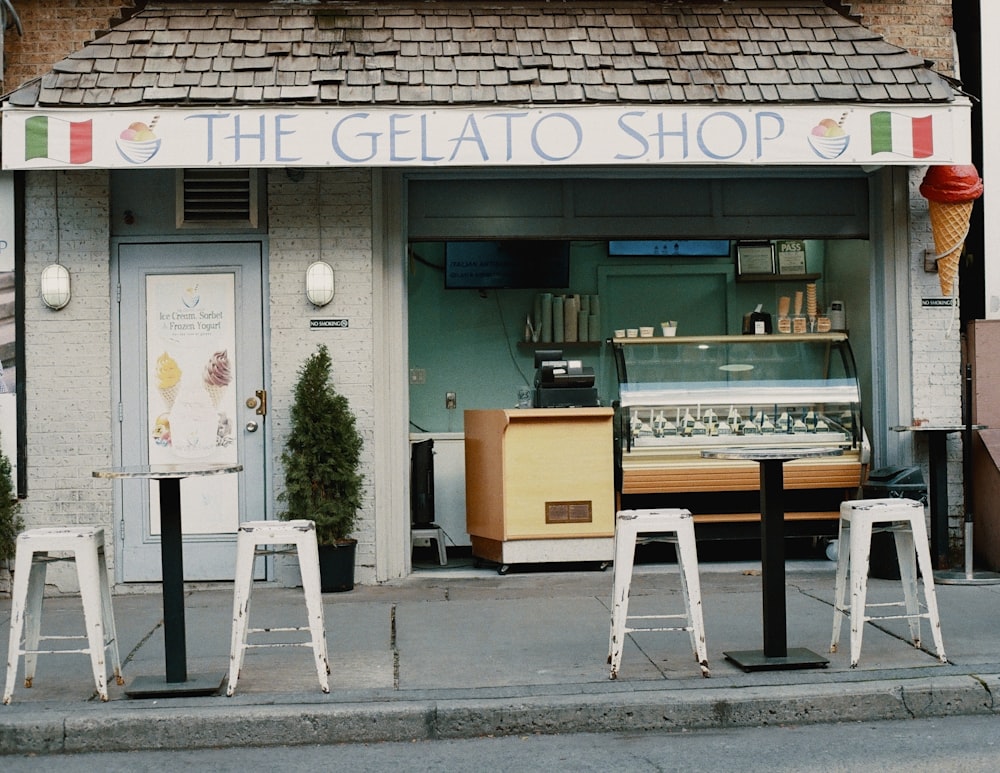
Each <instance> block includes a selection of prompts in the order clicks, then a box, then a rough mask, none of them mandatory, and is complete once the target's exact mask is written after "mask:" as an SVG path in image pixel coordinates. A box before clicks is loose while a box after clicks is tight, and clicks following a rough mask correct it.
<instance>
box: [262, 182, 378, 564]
mask: <svg viewBox="0 0 1000 773" xmlns="http://www.w3.org/2000/svg"><path fill="white" fill-rule="evenodd" d="M371 197H372V188H371V173H370V172H369V171H368V170H364V169H358V170H354V169H349V170H308V171H306V172H305V176H304V178H303V179H302V180H301V181H299V182H295V181H293V180H291V179H290V178H289V177H288V175H286V174H285V172H284V171H283V170H275V171H271V172H270V173H269V174H268V202H269V215H268V218H269V230H270V240H269V241H270V244H269V256H270V257H269V265H270V272H269V282H270V296H271V297H270V314H271V319H270V328H271V334H270V335H271V386H270V415H269V421H270V422H271V432H272V440H273V444H272V449H273V450H272V459H271V463H272V465H273V470H274V486H273V489H274V492H275V494H276V495H277V494H278V493H280V492H281V491H283V490H284V471H283V469H282V466H281V449H282V447H283V445H284V441H285V437H286V435H287V432H288V409H289V405H290V404H291V400H292V392H293V390H294V386H295V380H296V376H297V374H298V370H299V368H300V367H301V365H302V363H303V362H304V361H305V360H306V358H307V357H309V355H311V354H312V353H313V352H314V351H315V350H316V347H317V346H318V345H319V344H320V343H325V344H326V345H327V348H328V349H329V350H330V358H331V360H332V361H333V367H332V374H333V383H334V386H335V387H336V388H337V390H338V391H339V392H340V393H341V394H343V395H344V396H345V397H346V398H347V399H348V401H349V403H350V405H351V408H352V409H353V411H354V413H355V415H356V416H357V427H358V431H359V432H360V433H361V436H362V438H363V439H364V449H363V450H362V471H363V472H364V474H365V492H366V493H365V504H364V507H363V509H362V511H361V513H360V514H359V518H358V525H357V530H356V532H355V535H354V536H355V537H357V539H358V551H357V575H356V579H357V581H358V582H359V583H372V582H374V581H375V502H374V494H373V492H374V486H373V482H374V478H375V470H374V466H373V459H374V448H373V445H374V410H373V405H374V375H373V372H372V360H373V357H374V352H373V338H372V329H373V325H374V319H373V311H372V210H371ZM317 222H319V223H322V224H323V225H322V233H320V229H319V228H318V227H317V225H316V223H317ZM319 257H322V259H323V260H325V261H326V262H328V263H329V264H330V265H331V266H333V270H334V274H335V281H336V295H335V296H334V298H333V301H332V302H331V303H330V304H329V305H328V306H325V307H323V308H322V309H317V308H315V307H314V306H312V304H310V303H309V301H307V300H306V297H305V273H306V267H307V266H308V265H309V264H310V263H311V262H312V261H314V260H317V259H319ZM318 317H337V318H347V319H348V320H349V325H350V326H349V327H348V328H346V329H324V330H321V331H311V330H310V329H309V320H310V319H313V318H318ZM280 510H281V503H278V512H280Z"/></svg>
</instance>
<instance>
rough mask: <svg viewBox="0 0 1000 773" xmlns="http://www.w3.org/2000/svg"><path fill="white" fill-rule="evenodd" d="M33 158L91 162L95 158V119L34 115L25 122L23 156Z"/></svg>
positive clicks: (68, 162)
mask: <svg viewBox="0 0 1000 773" xmlns="http://www.w3.org/2000/svg"><path fill="white" fill-rule="evenodd" d="M33 158H50V159H52V160H53V161H62V162H63V163H66V164H87V163H90V162H91V161H92V160H93V159H94V122H93V121H64V120H63V119H61V118H52V117H51V116H44V115H35V116H32V117H31V118H29V119H27V120H26V121H25V122H24V160H25V161H30V160H31V159H33Z"/></svg>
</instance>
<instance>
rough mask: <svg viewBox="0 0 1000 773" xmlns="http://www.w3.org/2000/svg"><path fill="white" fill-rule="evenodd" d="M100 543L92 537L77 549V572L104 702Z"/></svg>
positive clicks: (96, 678)
mask: <svg viewBox="0 0 1000 773" xmlns="http://www.w3.org/2000/svg"><path fill="white" fill-rule="evenodd" d="M96 545H97V543H96V542H95V541H93V540H88V542H87V544H86V545H81V549H79V550H76V551H75V553H76V556H75V559H76V574H77V579H78V580H79V584H80V601H81V602H82V603H83V619H84V623H85V624H86V626H87V647H88V649H89V652H90V667H91V669H92V670H93V672H94V684H95V686H96V687H97V694H98V695H99V696H101V700H102V701H107V700H108V682H107V673H108V670H107V664H106V663H105V661H104V644H105V642H106V641H107V640H106V638H105V633H104V610H103V609H101V598H102V594H101V588H100V576H101V572H100V570H99V568H98V562H97V549H96Z"/></svg>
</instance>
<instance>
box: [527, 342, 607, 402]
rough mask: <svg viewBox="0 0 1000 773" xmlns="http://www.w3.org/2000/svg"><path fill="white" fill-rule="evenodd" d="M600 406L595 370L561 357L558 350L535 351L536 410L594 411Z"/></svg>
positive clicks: (561, 354) (579, 362)
mask: <svg viewBox="0 0 1000 773" xmlns="http://www.w3.org/2000/svg"><path fill="white" fill-rule="evenodd" d="M598 405H599V403H598V400H597V388H596V387H595V386H594V369H593V368H591V367H589V366H586V365H584V364H583V363H582V362H581V361H580V360H567V359H564V358H563V353H562V350H561V349H538V350H537V351H536V352H535V398H534V406H535V407H536V408H594V407H597V406H598Z"/></svg>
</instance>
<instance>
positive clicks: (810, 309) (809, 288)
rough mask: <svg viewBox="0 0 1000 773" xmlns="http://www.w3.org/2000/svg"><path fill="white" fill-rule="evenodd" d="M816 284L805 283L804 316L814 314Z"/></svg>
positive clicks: (813, 315) (812, 315)
mask: <svg viewBox="0 0 1000 773" xmlns="http://www.w3.org/2000/svg"><path fill="white" fill-rule="evenodd" d="M816 308H817V307H816V285H815V283H812V282H810V283H809V284H807V285H806V316H807V317H815V316H816Z"/></svg>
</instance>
